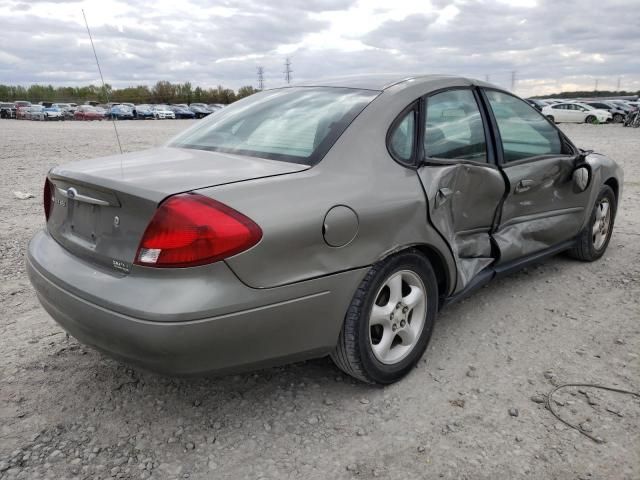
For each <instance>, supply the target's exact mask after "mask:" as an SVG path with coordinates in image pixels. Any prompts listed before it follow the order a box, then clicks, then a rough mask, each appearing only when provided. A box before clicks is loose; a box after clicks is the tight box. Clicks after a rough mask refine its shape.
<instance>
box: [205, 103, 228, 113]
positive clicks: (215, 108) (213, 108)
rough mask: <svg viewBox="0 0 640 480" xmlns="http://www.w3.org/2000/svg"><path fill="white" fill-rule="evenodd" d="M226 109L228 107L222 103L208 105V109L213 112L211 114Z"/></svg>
mask: <svg viewBox="0 0 640 480" xmlns="http://www.w3.org/2000/svg"><path fill="white" fill-rule="evenodd" d="M224 107H226V105H224V104H222V103H210V104H209V105H207V108H208V109H209V110H211V113H214V112H217V111H218V110H221V109H223V108H224Z"/></svg>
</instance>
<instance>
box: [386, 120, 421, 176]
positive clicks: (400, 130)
mask: <svg viewBox="0 0 640 480" xmlns="http://www.w3.org/2000/svg"><path fill="white" fill-rule="evenodd" d="M415 132H416V112H415V111H414V110H411V111H410V112H407V114H406V115H405V116H404V117H403V118H402V120H400V121H399V122H398V123H397V124H396V126H395V128H394V129H393V131H392V132H391V135H390V137H389V150H391V153H392V154H393V156H394V157H395V158H396V160H399V161H401V162H403V163H410V162H411V159H412V157H413V139H414V138H415Z"/></svg>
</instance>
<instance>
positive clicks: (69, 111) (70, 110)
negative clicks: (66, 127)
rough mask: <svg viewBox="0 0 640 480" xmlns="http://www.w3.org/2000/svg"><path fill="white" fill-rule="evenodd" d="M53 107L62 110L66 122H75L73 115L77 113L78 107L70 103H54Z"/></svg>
mask: <svg viewBox="0 0 640 480" xmlns="http://www.w3.org/2000/svg"><path fill="white" fill-rule="evenodd" d="M52 107H56V108H59V109H60V110H62V114H63V115H64V118H65V120H73V114H74V112H75V111H76V108H77V106H76V107H73V106H71V104H70V103H54V104H53V105H52Z"/></svg>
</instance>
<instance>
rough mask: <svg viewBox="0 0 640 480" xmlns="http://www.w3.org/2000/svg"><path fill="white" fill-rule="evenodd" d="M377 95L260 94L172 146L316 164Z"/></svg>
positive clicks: (316, 90)
mask: <svg viewBox="0 0 640 480" xmlns="http://www.w3.org/2000/svg"><path fill="white" fill-rule="evenodd" d="M378 93H379V92H377V91H371V90H355V89H349V88H327V87H297V88H283V89H279V90H269V91H265V92H260V93H257V94H254V95H251V96H249V97H246V98H244V99H242V100H240V101H237V102H235V103H233V104H232V105H229V106H228V107H227V108H225V109H222V110H220V112H219V113H217V114H216V115H213V116H209V117H208V118H207V120H205V121H204V122H202V123H199V124H198V125H196V126H194V127H193V128H191V129H189V130H187V131H186V132H184V133H183V134H181V135H179V136H178V137H176V138H175V139H174V140H173V141H172V142H170V146H174V147H182V148H195V149H201V150H213V151H220V152H226V153H237V154H240V155H251V156H255V157H262V158H269V159H273V160H283V161H288V162H294V163H302V164H306V165H312V164H314V163H317V162H318V161H319V160H320V159H321V158H322V157H323V156H324V155H325V154H326V153H327V151H329V148H331V146H332V145H333V143H334V142H335V141H336V140H337V139H338V137H340V135H341V134H342V132H343V131H344V130H345V129H346V128H347V126H348V125H349V124H350V123H351V121H352V120H353V119H354V118H355V117H356V116H357V115H358V114H359V113H360V112H361V111H362V110H363V109H364V108H365V107H366V106H367V105H368V104H369V102H371V101H372V100H373V99H374V98H375V97H376V96H377V95H378Z"/></svg>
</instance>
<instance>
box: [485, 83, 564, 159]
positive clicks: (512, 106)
mask: <svg viewBox="0 0 640 480" xmlns="http://www.w3.org/2000/svg"><path fill="white" fill-rule="evenodd" d="M485 93H486V95H487V98H488V100H489V105H491V110H492V111H493V115H494V117H495V119H496V122H497V124H498V130H499V131H500V138H501V139H502V149H503V153H504V160H505V161H506V162H514V161H516V160H522V159H524V158H530V157H537V156H540V155H560V154H562V153H565V152H563V142H562V141H561V139H560V134H559V132H558V131H557V130H556V129H555V128H554V127H553V126H552V125H551V124H550V123H549V122H548V121H547V120H546V119H545V118H544V117H543V116H542V115H541V114H540V113H538V111H537V110H535V109H534V108H531V107H530V106H529V105H528V104H527V103H525V102H524V101H522V100H520V99H519V98H516V97H514V96H512V95H508V94H506V93H502V92H497V91H495V90H487V91H485Z"/></svg>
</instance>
